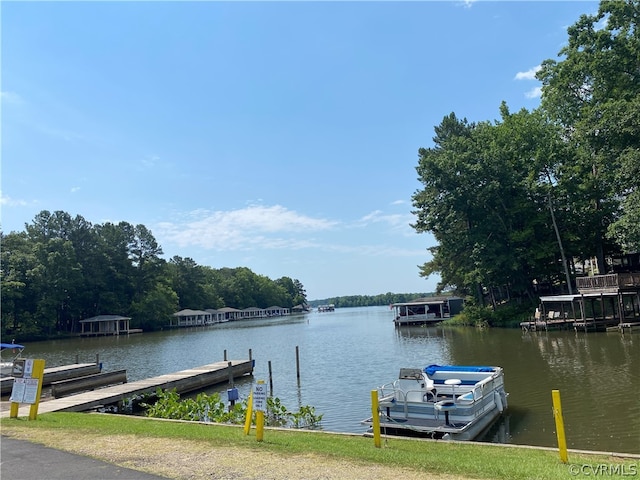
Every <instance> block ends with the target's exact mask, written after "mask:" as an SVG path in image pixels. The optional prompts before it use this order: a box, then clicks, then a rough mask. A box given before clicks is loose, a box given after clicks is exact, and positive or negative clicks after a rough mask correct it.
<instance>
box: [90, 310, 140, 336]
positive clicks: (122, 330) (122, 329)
mask: <svg viewBox="0 0 640 480" xmlns="http://www.w3.org/2000/svg"><path fill="white" fill-rule="evenodd" d="M129 320H131V318H130V317H122V316H120V315H98V316H97V317H91V318H87V319H85V320H80V326H81V328H82V330H81V331H80V336H82V337H91V336H99V335H123V334H126V335H128V334H129V333H137V332H139V331H140V330H138V329H134V330H132V329H131V328H130V326H129Z"/></svg>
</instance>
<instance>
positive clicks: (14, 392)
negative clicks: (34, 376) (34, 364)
mask: <svg viewBox="0 0 640 480" xmlns="http://www.w3.org/2000/svg"><path fill="white" fill-rule="evenodd" d="M26 386H27V382H26V378H16V379H14V380H13V388H12V389H11V398H9V400H11V401H12V402H16V403H22V399H23V398H24V390H25V388H26Z"/></svg>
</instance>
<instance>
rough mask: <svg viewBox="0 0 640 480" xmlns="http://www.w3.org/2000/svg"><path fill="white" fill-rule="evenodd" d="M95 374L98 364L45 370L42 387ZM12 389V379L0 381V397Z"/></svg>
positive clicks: (97, 370)
mask: <svg viewBox="0 0 640 480" xmlns="http://www.w3.org/2000/svg"><path fill="white" fill-rule="evenodd" d="M96 373H100V364H99V363H74V364H71V365H62V366H60V367H50V368H45V369H44V379H43V381H42V386H43V387H46V386H49V385H51V384H52V383H53V382H60V381H62V380H69V379H70V378H77V377H84V376H86V375H94V374H96ZM12 387H13V377H4V378H2V379H0V395H3V396H4V395H9V394H10V393H11V388H12Z"/></svg>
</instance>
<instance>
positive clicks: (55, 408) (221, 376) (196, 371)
mask: <svg viewBox="0 0 640 480" xmlns="http://www.w3.org/2000/svg"><path fill="white" fill-rule="evenodd" d="M253 366H254V361H253V360H229V361H222V362H217V363H212V364H209V365H203V366H201V367H195V368H192V369H188V370H182V371H180V372H176V373H169V374H166V375H160V376H159V377H153V378H148V379H146V380H138V381H135V382H129V383H124V384H122V385H114V386H111V387H105V388H99V389H97V390H93V391H90V392H84V393H79V394H77V395H71V396H68V397H63V398H56V399H53V400H48V401H46V402H41V403H40V405H39V406H38V413H49V412H84V411H88V410H93V409H95V408H97V407H101V406H104V405H112V404H117V403H119V402H121V401H122V400H123V399H125V398H128V397H131V396H134V395H141V394H144V393H153V392H155V391H156V389H158V388H162V389H165V390H173V389H174V388H175V389H176V391H177V392H178V393H187V392H192V391H195V390H201V389H203V388H206V387H208V386H211V385H216V384H220V383H225V382H228V381H229V380H231V379H233V378H236V377H241V376H244V375H248V374H251V373H252V372H253ZM30 408H31V405H28V404H21V405H20V408H19V410H18V416H19V417H25V416H29V410H30ZM8 416H9V411H3V412H0V417H8Z"/></svg>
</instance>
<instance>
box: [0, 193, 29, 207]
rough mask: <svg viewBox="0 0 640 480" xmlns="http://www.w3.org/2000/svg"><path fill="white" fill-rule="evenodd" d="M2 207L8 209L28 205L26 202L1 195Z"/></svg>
mask: <svg viewBox="0 0 640 480" xmlns="http://www.w3.org/2000/svg"><path fill="white" fill-rule="evenodd" d="M0 205H5V206H7V207H24V206H26V205H28V203H27V202H25V201H24V200H16V199H14V198H11V197H9V196H6V195H0Z"/></svg>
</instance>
